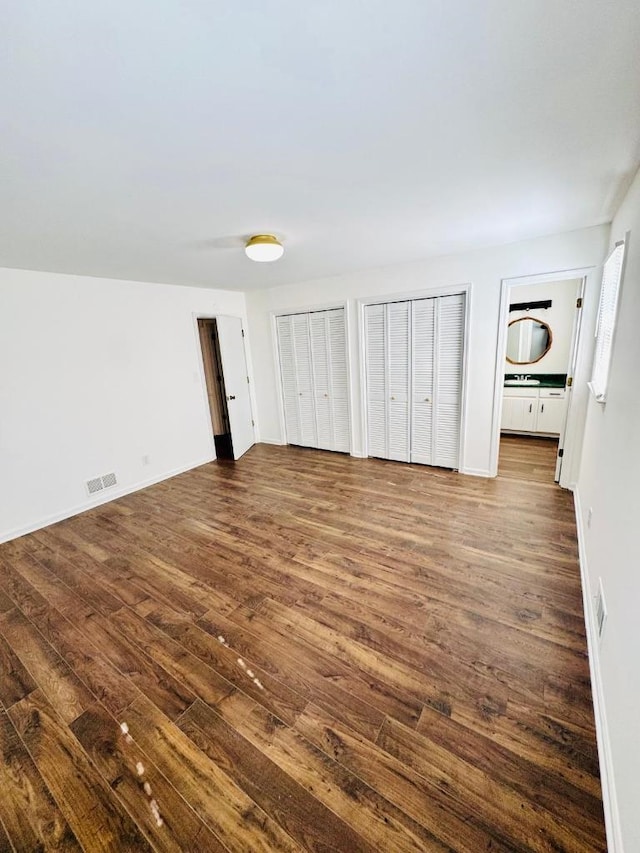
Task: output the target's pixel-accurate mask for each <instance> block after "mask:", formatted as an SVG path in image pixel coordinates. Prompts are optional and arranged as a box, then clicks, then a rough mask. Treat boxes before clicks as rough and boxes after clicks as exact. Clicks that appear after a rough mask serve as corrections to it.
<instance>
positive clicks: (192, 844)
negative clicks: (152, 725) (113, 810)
mask: <svg viewBox="0 0 640 853" xmlns="http://www.w3.org/2000/svg"><path fill="white" fill-rule="evenodd" d="M125 716H126V715H125ZM71 730H72V731H73V733H74V734H75V736H76V737H77V739H78V741H79V742H80V743H81V744H82V746H83V747H84V749H85V751H86V752H87V753H88V755H89V756H90V757H91V759H92V761H93V763H94V764H95V766H96V767H97V768H98V771H99V772H100V774H101V776H102V778H103V779H104V781H105V782H106V783H107V784H108V785H109V787H110V789H111V790H112V791H114V792H115V794H116V795H117V797H118V799H119V801H120V802H121V803H122V805H123V807H124V808H125V809H126V811H127V812H128V813H129V815H130V816H131V818H132V820H133V821H134V822H135V823H136V825H137V826H138V827H139V828H140V830H141V831H142V832H143V834H144V835H145V837H146V839H147V841H148V842H149V843H150V844H151V845H152V846H153V848H154V850H158V851H176V853H177V851H184V850H194V851H196V850H202V851H208V852H209V851H210V853H224V851H226V850H227V848H226V847H224V846H223V845H222V843H221V842H220V841H219V839H218V838H217V837H216V836H215V835H214V834H213V832H211V830H210V829H209V828H208V827H207V826H206V824H205V823H204V822H203V821H202V820H201V819H200V818H199V817H198V816H197V814H196V812H195V811H194V810H193V809H192V808H191V807H190V806H189V805H188V804H187V802H186V801H185V800H184V799H183V798H182V797H181V796H180V795H179V794H178V792H177V791H176V789H175V788H174V787H173V785H171V784H170V783H169V782H168V781H167V780H166V779H165V777H164V776H163V775H162V773H161V772H160V771H159V770H158V768H157V767H156V766H155V765H154V764H153V763H152V762H151V761H150V760H149V758H148V757H147V755H146V754H145V753H144V752H143V751H142V750H141V749H140V747H139V746H138V744H137V743H136V742H135V741H134V740H133V738H129V739H127V738H126V735H125V733H123V732H122V730H121V728H120V725H119V724H118V722H117V721H116V720H115V719H114V718H113V717H111V716H110V715H109V714H108V713H107V712H106V711H105V710H104V709H103V708H101V707H100V706H99V705H94V706H92V707H91V708H89V709H88V710H87V711H85V713H84V714H82V715H81V716H80V717H78V719H77V720H74V722H73V723H72V724H71ZM140 770H142V772H139V771H140ZM145 785H148V793H147V791H145ZM154 800H155V802H156V804H157V805H158V813H159V815H160V820H159V821H158V820H157V818H156V817H155V816H154V812H153V809H152V805H151V804H152V801H154Z"/></svg>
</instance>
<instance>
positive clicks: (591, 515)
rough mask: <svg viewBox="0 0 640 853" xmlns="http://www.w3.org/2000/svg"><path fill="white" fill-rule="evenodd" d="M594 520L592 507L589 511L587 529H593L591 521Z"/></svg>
mask: <svg viewBox="0 0 640 853" xmlns="http://www.w3.org/2000/svg"><path fill="white" fill-rule="evenodd" d="M592 518H593V507H592V506H590V507H589V509H588V510H587V527H591V519H592Z"/></svg>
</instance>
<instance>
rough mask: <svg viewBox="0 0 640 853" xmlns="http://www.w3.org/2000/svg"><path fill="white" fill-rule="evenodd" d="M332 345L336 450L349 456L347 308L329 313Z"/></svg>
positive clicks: (331, 368) (327, 319)
mask: <svg viewBox="0 0 640 853" xmlns="http://www.w3.org/2000/svg"><path fill="white" fill-rule="evenodd" d="M325 314H326V315H327V317H326V323H327V340H328V345H329V386H330V387H329V396H330V399H331V415H332V425H333V446H332V448H331V449H332V450H339V451H342V452H343V453H348V452H349V450H350V449H351V424H350V420H349V373H348V363H347V330H346V326H345V322H346V318H345V311H344V308H338V309H336V310H333V311H326V312H325Z"/></svg>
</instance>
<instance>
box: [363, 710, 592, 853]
mask: <svg viewBox="0 0 640 853" xmlns="http://www.w3.org/2000/svg"><path fill="white" fill-rule="evenodd" d="M378 744H379V746H380V747H381V748H382V749H384V750H386V751H387V752H389V753H390V754H391V755H393V756H394V757H395V758H397V759H398V760H399V761H402V762H404V763H406V764H407V765H408V766H409V767H411V768H412V769H413V770H415V771H416V773H419V774H420V775H421V776H424V777H425V778H426V779H433V780H434V781H435V782H436V783H439V784H440V785H444V786H445V787H446V789H447V791H448V792H449V794H450V796H452V797H455V798H456V799H457V800H458V801H459V802H460V804H461V806H463V807H464V808H466V809H468V811H470V812H476V811H480V812H482V813H483V814H484V815H485V816H486V818H487V819H488V820H491V822H492V824H493V825H494V826H497V827H500V826H502V827H503V832H504V833H505V835H510V836H511V837H512V839H513V841H514V842H515V844H516V845H520V846H522V847H524V848H525V849H530V850H533V851H535V853H546V851H549V850H558V849H560V850H571V851H575V853H581V851H588V850H590V849H593V844H594V843H596V844H602V840H601V838H600V839H593V838H585V837H584V835H583V834H582V830H581V828H580V827H579V826H575V825H574V826H572V825H571V824H567V823H565V820H564V818H562V817H560V815H557V814H556V815H554V814H552V813H551V812H548V811H546V810H544V809H543V808H542V807H541V806H539V805H538V804H537V803H536V802H535V800H534V799H533V798H531V797H528V798H527V797H521V796H519V794H518V792H516V791H513V789H512V788H511V787H510V786H509V785H507V784H505V783H504V782H502V781H501V780H500V779H499V778H497V777H496V776H494V774H493V773H486V772H484V770H483V769H482V767H478V766H476V765H474V764H472V763H470V762H467V761H465V760H464V759H460V758H458V757H457V756H456V755H455V754H454V753H452V752H450V751H449V750H448V749H445V748H444V747H442V746H440V744H439V743H436V742H434V741H433V740H427V739H426V738H424V737H423V736H422V735H421V734H419V733H417V732H415V731H414V730H413V729H409V728H407V727H406V726H403V725H402V724H401V723H398V722H396V721H395V720H390V719H388V720H386V721H385V723H384V725H383V727H382V729H381V731H380V734H379V736H378ZM596 849H602V850H604V847H600V848H598V847H596Z"/></svg>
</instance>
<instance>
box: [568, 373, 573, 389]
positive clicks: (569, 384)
mask: <svg viewBox="0 0 640 853" xmlns="http://www.w3.org/2000/svg"><path fill="white" fill-rule="evenodd" d="M572 385H573V376H570V377H569V378H568V379H567V388H571V386H572Z"/></svg>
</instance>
